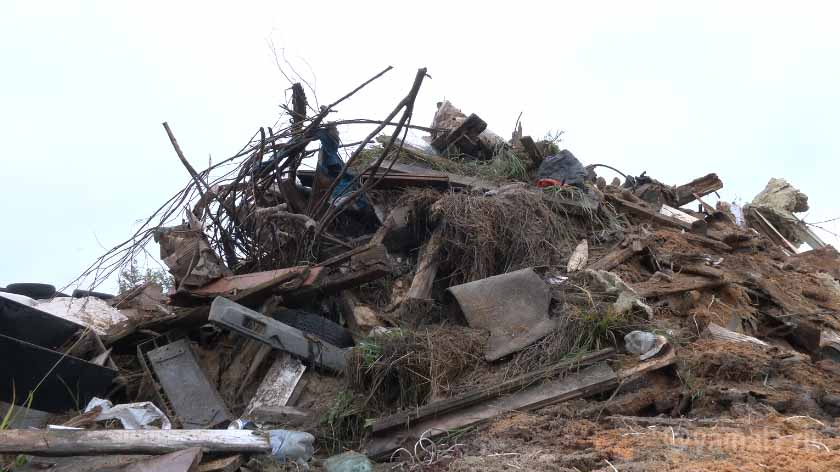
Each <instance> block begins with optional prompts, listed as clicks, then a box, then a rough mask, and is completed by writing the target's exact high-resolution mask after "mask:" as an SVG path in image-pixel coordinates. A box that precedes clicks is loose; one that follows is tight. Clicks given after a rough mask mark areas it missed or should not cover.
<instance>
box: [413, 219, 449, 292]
mask: <svg viewBox="0 0 840 472" xmlns="http://www.w3.org/2000/svg"><path fill="white" fill-rule="evenodd" d="M445 224H446V222H445V221H441V222H440V224H438V226H437V227H436V228H435V230H434V231H433V232H432V236H431V237H430V238H429V241H428V242H427V243H426V245H425V246H423V251H422V252H421V253H420V256H419V257H418V258H417V270H416V271H415V272H414V279H412V281H411V287H410V288H409V289H408V298H419V299H421V300H426V299H429V298H431V297H432V285H433V284H434V282H435V277H436V276H437V270H438V263H439V262H440V261H439V259H440V249H441V247H442V245H443V228H444V225H445Z"/></svg>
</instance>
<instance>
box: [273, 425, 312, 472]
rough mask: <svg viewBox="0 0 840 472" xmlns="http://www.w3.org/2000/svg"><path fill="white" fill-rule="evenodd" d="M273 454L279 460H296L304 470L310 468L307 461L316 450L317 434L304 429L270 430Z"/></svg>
mask: <svg viewBox="0 0 840 472" xmlns="http://www.w3.org/2000/svg"><path fill="white" fill-rule="evenodd" d="M268 442H269V444H270V445H271V455H272V456H274V458H275V459H277V460H278V461H279V462H286V461H287V460H288V461H292V462H296V463H297V464H298V465H299V466H301V467H302V468H303V469H304V470H309V464H307V463H306V462H307V461H308V460H309V459H311V458H312V454H313V453H314V452H315V436H313V435H311V434H309V433H305V432H303V431H288V430H285V429H274V430H271V431H269V432H268Z"/></svg>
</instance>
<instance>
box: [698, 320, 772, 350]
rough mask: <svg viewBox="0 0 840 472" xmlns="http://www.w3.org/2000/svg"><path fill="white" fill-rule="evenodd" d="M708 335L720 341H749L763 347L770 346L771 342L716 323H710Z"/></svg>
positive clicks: (707, 329)
mask: <svg viewBox="0 0 840 472" xmlns="http://www.w3.org/2000/svg"><path fill="white" fill-rule="evenodd" d="M706 335H707V336H708V337H710V338H712V339H717V340H718V341H727V342H732V343H748V344H755V345H758V346H761V347H770V345H769V344H767V343H766V342H764V341H762V340H760V339H758V338H754V337H752V336H747V335H745V334H741V333H736V332H735V331H730V330H728V329H726V328H724V327H723V326H720V325H718V324H716V323H709V326H707V327H706Z"/></svg>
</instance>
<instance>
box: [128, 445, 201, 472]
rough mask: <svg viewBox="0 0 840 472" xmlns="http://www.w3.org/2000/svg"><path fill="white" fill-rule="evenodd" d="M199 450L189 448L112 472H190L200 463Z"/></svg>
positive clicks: (198, 448)
mask: <svg viewBox="0 0 840 472" xmlns="http://www.w3.org/2000/svg"><path fill="white" fill-rule="evenodd" d="M201 455H202V453H201V448H200V447H191V448H188V449H184V450H182V451H175V452H170V453H169V454H164V455H162V456H157V457H150V458H148V459H142V460H139V461H137V462H133V463H131V464H126V465H124V466H122V467H120V468H118V469H116V470H114V471H113V472H118V471H123V472H161V471H164V472H191V471H195V470H196V468H198V463H199V462H201Z"/></svg>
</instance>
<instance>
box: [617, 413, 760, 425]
mask: <svg viewBox="0 0 840 472" xmlns="http://www.w3.org/2000/svg"><path fill="white" fill-rule="evenodd" d="M604 420H605V421H609V422H611V423H618V424H621V425H626V424H627V423H633V424H639V425H644V426H682V427H685V426H736V427H737V426H750V423H748V422H741V421H736V420H730V419H725V418H656V417H649V416H619V415H613V416H607V417H606V418H604Z"/></svg>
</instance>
